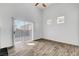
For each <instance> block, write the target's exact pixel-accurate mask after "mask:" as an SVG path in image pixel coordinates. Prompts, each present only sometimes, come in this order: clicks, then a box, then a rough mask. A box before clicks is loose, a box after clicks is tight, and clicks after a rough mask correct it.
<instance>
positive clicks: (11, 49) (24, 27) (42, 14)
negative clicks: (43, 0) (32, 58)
mask: <svg viewBox="0 0 79 59" xmlns="http://www.w3.org/2000/svg"><path fill="white" fill-rule="evenodd" d="M0 56H79V3H0Z"/></svg>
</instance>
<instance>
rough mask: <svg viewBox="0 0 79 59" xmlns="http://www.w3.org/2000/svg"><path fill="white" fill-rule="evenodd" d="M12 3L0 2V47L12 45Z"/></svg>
mask: <svg viewBox="0 0 79 59" xmlns="http://www.w3.org/2000/svg"><path fill="white" fill-rule="evenodd" d="M12 6H13V5H9V4H7V5H6V4H0V48H3V47H7V46H11V45H12V31H11V29H12V28H11V27H12V26H11V19H10V18H11V16H13V14H14V10H13V7H14V6H13V7H12Z"/></svg>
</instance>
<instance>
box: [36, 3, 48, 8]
mask: <svg viewBox="0 0 79 59" xmlns="http://www.w3.org/2000/svg"><path fill="white" fill-rule="evenodd" d="M40 4H41V5H42V6H43V7H47V5H46V4H45V3H35V6H39V5H40Z"/></svg>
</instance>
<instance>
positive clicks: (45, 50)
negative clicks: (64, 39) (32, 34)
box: [8, 39, 79, 56]
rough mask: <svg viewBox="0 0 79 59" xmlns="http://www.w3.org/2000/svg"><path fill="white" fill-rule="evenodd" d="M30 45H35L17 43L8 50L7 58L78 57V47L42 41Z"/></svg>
mask: <svg viewBox="0 0 79 59" xmlns="http://www.w3.org/2000/svg"><path fill="white" fill-rule="evenodd" d="M32 43H35V45H27V42H18V43H17V44H16V45H15V47H13V48H9V49H8V52H9V56H79V47H78V46H73V45H68V44H64V43H58V42H55V41H49V40H44V39H41V40H37V41H33V42H32Z"/></svg>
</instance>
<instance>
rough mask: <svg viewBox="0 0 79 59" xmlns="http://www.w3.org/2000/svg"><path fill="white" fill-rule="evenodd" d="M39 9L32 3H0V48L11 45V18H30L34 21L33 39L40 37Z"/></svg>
mask: <svg viewBox="0 0 79 59" xmlns="http://www.w3.org/2000/svg"><path fill="white" fill-rule="evenodd" d="M40 11H41V10H40V9H37V8H36V7H34V6H32V4H0V48H4V47H9V46H12V20H11V17H15V18H16V19H22V20H23V19H24V20H30V21H32V22H34V24H35V26H34V39H39V38H40V37H41V32H42V31H41V28H40V27H41V25H40V23H41V20H42V19H41V12H40Z"/></svg>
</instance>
